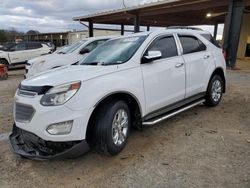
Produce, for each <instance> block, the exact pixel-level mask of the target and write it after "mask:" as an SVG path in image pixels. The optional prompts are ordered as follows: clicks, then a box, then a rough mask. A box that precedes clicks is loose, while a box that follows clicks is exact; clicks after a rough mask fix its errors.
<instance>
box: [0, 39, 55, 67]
mask: <svg viewBox="0 0 250 188" xmlns="http://www.w3.org/2000/svg"><path fill="white" fill-rule="evenodd" d="M51 50H52V49H51V48H50V47H49V46H48V45H47V44H45V43H41V42H20V43H12V44H9V45H8V46H4V47H2V48H1V49H0V64H5V65H7V66H9V65H16V64H20V63H25V62H27V61H28V60H30V59H32V58H35V57H38V56H41V55H44V54H48V53H50V52H51Z"/></svg>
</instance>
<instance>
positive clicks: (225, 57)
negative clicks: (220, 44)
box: [222, 50, 227, 60]
mask: <svg viewBox="0 0 250 188" xmlns="http://www.w3.org/2000/svg"><path fill="white" fill-rule="evenodd" d="M222 54H223V56H224V59H225V60H226V59H227V52H226V50H222Z"/></svg>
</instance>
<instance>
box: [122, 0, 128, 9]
mask: <svg viewBox="0 0 250 188" xmlns="http://www.w3.org/2000/svg"><path fill="white" fill-rule="evenodd" d="M122 4H123V6H124V8H127V6H126V4H125V0H122Z"/></svg>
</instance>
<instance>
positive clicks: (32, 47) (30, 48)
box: [26, 42, 43, 60]
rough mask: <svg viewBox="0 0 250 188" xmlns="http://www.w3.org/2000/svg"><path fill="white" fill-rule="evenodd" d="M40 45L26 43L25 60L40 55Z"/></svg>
mask: <svg viewBox="0 0 250 188" xmlns="http://www.w3.org/2000/svg"><path fill="white" fill-rule="evenodd" d="M42 47H43V46H42V44H41V43H39V42H28V43H27V50H26V54H27V60H30V59H32V58H35V57H38V56H40V55H41V54H42Z"/></svg>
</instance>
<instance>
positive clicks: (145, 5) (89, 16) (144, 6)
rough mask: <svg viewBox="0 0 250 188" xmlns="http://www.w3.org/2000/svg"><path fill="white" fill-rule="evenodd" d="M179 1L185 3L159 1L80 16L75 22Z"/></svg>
mask: <svg viewBox="0 0 250 188" xmlns="http://www.w3.org/2000/svg"><path fill="white" fill-rule="evenodd" d="M178 1H183V0H159V1H157V2H152V3H145V4H140V5H137V6H131V7H126V8H120V9H115V10H109V11H104V12H100V13H94V14H89V15H86V16H78V17H74V18H73V20H74V21H78V20H80V19H88V18H92V17H99V16H105V15H109V14H115V13H122V12H128V11H133V10H140V9H144V8H148V7H152V6H158V5H163V4H164V5H165V4H168V3H173V2H178Z"/></svg>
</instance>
